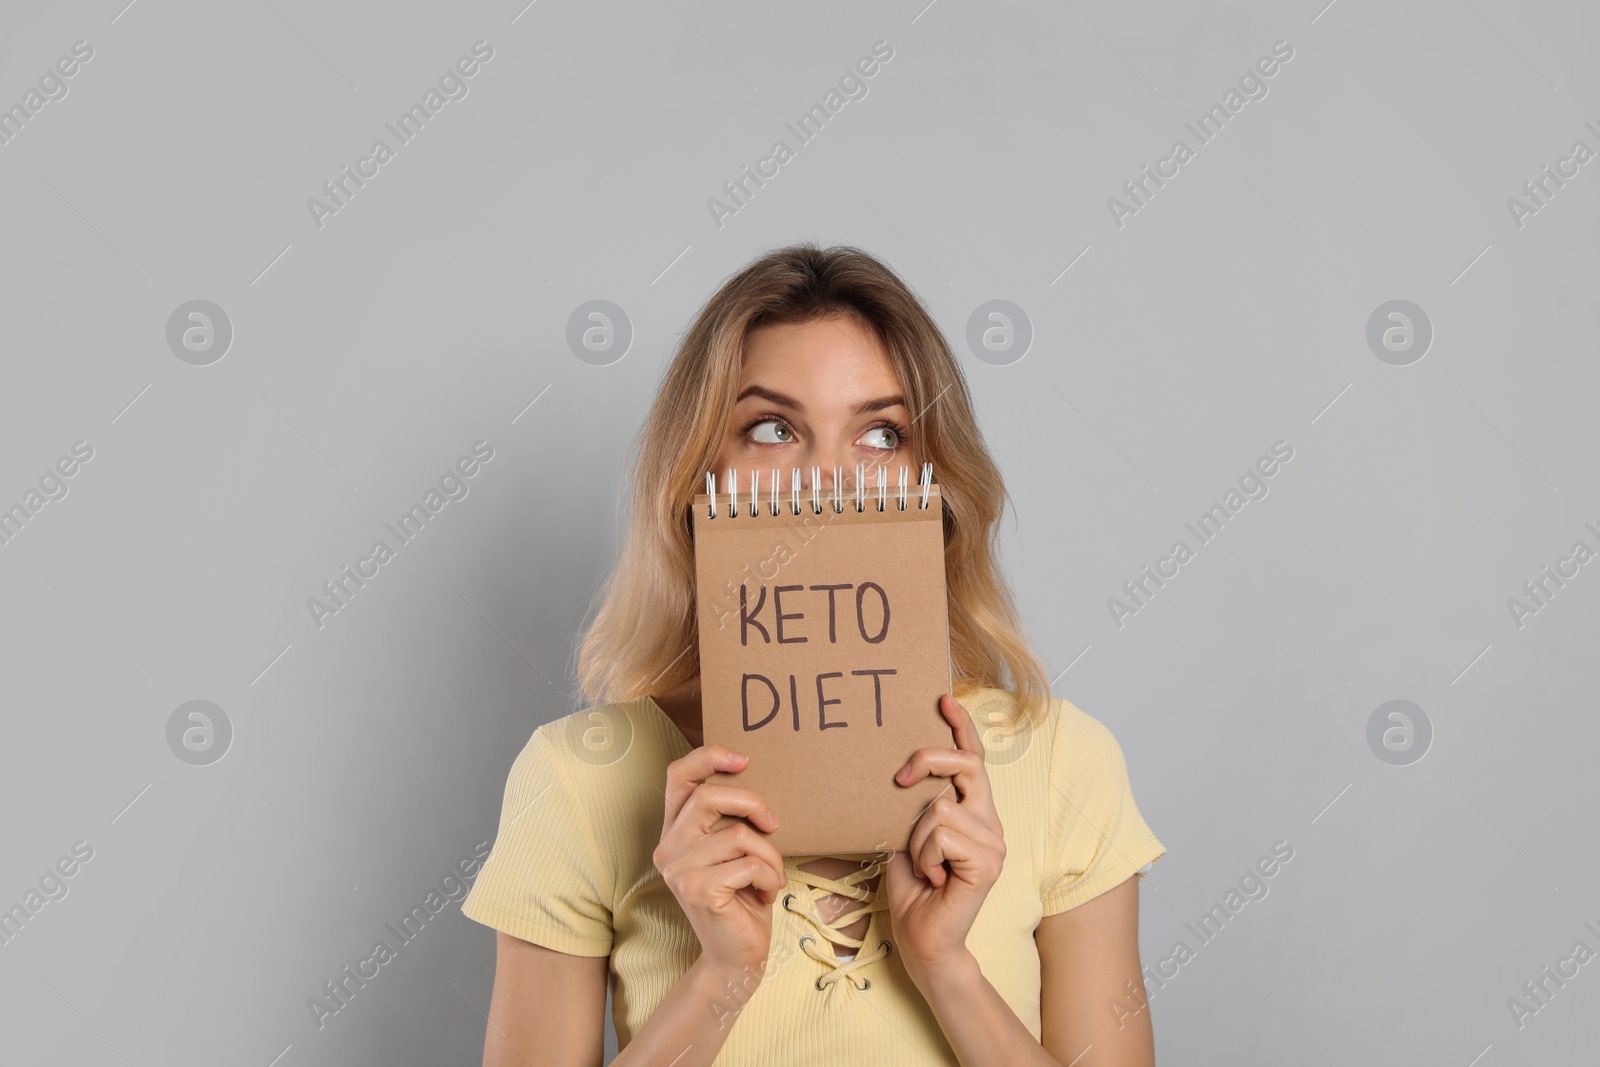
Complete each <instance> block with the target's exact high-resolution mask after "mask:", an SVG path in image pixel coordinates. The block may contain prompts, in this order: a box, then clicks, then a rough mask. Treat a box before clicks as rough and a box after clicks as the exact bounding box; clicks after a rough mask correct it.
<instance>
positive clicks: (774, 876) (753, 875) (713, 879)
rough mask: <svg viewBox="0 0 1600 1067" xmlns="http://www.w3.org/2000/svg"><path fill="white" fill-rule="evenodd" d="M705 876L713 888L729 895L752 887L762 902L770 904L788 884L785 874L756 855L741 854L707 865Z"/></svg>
mask: <svg viewBox="0 0 1600 1067" xmlns="http://www.w3.org/2000/svg"><path fill="white" fill-rule="evenodd" d="M705 877H706V878H707V879H708V880H709V884H710V885H711V886H712V887H713V888H714V889H720V890H722V891H723V892H724V893H725V894H726V895H727V896H730V897H731V896H733V895H734V894H735V893H737V892H738V891H739V890H741V889H744V888H746V887H749V888H751V889H754V890H755V891H756V892H757V894H758V895H759V896H760V897H761V901H762V903H764V904H771V903H772V902H773V901H774V900H776V899H777V896H778V894H779V893H780V892H782V891H783V888H784V886H786V885H788V884H789V879H788V876H787V875H785V874H781V873H779V871H775V870H773V869H772V867H771V866H770V865H769V864H768V863H767V862H766V861H765V860H763V859H760V858H759V857H756V856H741V857H739V858H738V859H732V860H729V861H728V862H727V863H719V864H717V865H716V866H714V867H708V868H707V869H706V873H705Z"/></svg>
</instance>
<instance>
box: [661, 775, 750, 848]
mask: <svg viewBox="0 0 1600 1067" xmlns="http://www.w3.org/2000/svg"><path fill="white" fill-rule="evenodd" d="M725 816H727V817H728V818H724V817H725ZM738 818H746V819H749V820H751V822H752V824H755V825H756V826H757V829H760V830H764V831H766V832H767V833H769V834H770V833H771V832H772V831H773V830H775V829H777V827H778V818H777V816H775V815H773V814H772V809H771V808H770V807H768V806H767V801H766V798H765V797H763V796H762V795H761V794H760V793H757V792H755V791H754V790H751V789H742V788H740V787H739V786H736V785H720V784H718V783H716V782H701V783H700V784H699V785H697V786H695V788H694V792H692V793H690V794H689V799H688V800H686V801H684V803H683V807H682V808H680V809H679V811H678V818H677V820H676V821H675V822H674V823H673V824H672V826H669V827H668V828H667V831H666V833H664V834H663V835H662V836H663V837H665V836H667V835H668V834H671V833H672V831H673V829H674V828H676V827H679V826H682V827H685V828H686V829H688V830H689V831H690V832H692V833H696V834H706V833H711V832H713V831H716V830H720V829H722V827H724V826H727V825H730V824H731V823H732V822H733V821H735V820H736V819H738Z"/></svg>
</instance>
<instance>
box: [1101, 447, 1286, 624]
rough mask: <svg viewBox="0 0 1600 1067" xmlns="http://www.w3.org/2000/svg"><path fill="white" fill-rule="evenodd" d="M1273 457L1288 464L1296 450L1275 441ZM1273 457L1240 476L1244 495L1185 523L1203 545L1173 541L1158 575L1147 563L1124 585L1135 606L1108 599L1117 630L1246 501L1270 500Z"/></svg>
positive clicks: (1234, 492)
mask: <svg viewBox="0 0 1600 1067" xmlns="http://www.w3.org/2000/svg"><path fill="white" fill-rule="evenodd" d="M1272 456H1276V457H1277V458H1278V460H1281V461H1282V462H1284V463H1288V462H1289V461H1290V460H1291V459H1293V458H1294V447H1293V446H1292V445H1290V444H1289V443H1288V442H1287V441H1274V442H1273V443H1272ZM1272 456H1262V457H1261V458H1260V459H1258V460H1256V462H1255V467H1254V468H1253V469H1250V470H1246V471H1245V472H1244V474H1242V475H1241V476H1240V477H1239V489H1242V490H1244V495H1243V496H1240V495H1239V489H1229V490H1228V491H1227V493H1226V494H1224V496H1223V498H1222V503H1220V504H1212V505H1211V507H1210V508H1209V509H1207V510H1206V511H1205V512H1203V513H1201V515H1200V517H1199V518H1198V519H1196V520H1195V522H1193V523H1191V522H1186V523H1184V524H1183V525H1184V527H1185V528H1186V529H1187V530H1188V531H1189V532H1190V533H1192V534H1194V536H1195V539H1196V540H1197V541H1198V542H1199V545H1196V547H1194V548H1190V547H1189V542H1187V541H1185V540H1183V539H1182V538H1180V539H1178V540H1177V541H1174V542H1173V544H1172V550H1171V551H1170V552H1169V553H1168V554H1167V555H1165V556H1162V557H1161V558H1160V559H1158V560H1156V569H1155V572H1154V573H1152V572H1151V570H1150V565H1149V564H1145V566H1144V568H1143V569H1142V570H1141V572H1140V573H1141V574H1142V575H1143V577H1142V578H1137V579H1130V580H1129V581H1126V582H1123V583H1122V591H1123V592H1124V593H1125V594H1127V597H1128V600H1129V601H1132V603H1131V604H1130V603H1128V602H1126V601H1123V600H1119V599H1117V598H1116V597H1111V598H1109V599H1107V600H1106V609H1107V610H1108V611H1110V612H1111V621H1112V622H1114V623H1116V624H1117V629H1119V630H1120V629H1122V627H1123V625H1124V620H1125V619H1127V618H1128V617H1129V616H1130V615H1137V614H1138V613H1139V612H1140V611H1141V610H1143V609H1144V608H1145V607H1147V606H1148V603H1147V602H1148V601H1149V600H1150V599H1152V598H1153V597H1154V596H1155V591H1154V590H1152V589H1151V588H1150V587H1149V584H1148V583H1150V582H1154V583H1155V586H1156V589H1160V588H1162V587H1164V586H1165V585H1166V584H1167V583H1166V582H1163V581H1162V580H1161V579H1162V578H1172V577H1175V576H1176V575H1177V573H1178V568H1179V567H1181V566H1182V565H1183V564H1185V563H1188V562H1189V561H1190V560H1191V559H1194V557H1195V555H1196V554H1197V553H1198V552H1199V550H1200V546H1201V545H1208V544H1210V543H1211V541H1212V539H1213V538H1215V537H1216V536H1217V534H1219V533H1221V532H1222V527H1223V525H1224V524H1225V523H1226V522H1227V521H1228V520H1229V519H1231V518H1233V516H1235V515H1237V514H1238V513H1239V512H1240V511H1241V510H1242V509H1243V508H1244V506H1245V504H1246V502H1248V501H1250V500H1264V499H1266V496H1267V493H1268V488H1267V483H1266V482H1265V481H1263V480H1262V479H1263V478H1271V477H1272V476H1273V475H1275V474H1277V473H1278V469H1279V468H1278V462H1277V461H1275V460H1274V459H1273V458H1272ZM1258 474H1259V476H1258ZM1195 523H1199V524H1200V525H1199V529H1196V528H1195ZM1213 527H1215V528H1213ZM1168 564H1171V566H1172V569H1171V570H1168V569H1167V565H1168ZM1141 594H1142V595H1141Z"/></svg>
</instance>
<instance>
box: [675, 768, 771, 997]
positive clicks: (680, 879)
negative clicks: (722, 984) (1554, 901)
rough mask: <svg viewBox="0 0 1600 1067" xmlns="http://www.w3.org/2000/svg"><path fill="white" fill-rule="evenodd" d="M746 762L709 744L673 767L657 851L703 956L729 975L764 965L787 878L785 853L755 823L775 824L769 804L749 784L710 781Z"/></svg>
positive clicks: (767, 830)
mask: <svg viewBox="0 0 1600 1067" xmlns="http://www.w3.org/2000/svg"><path fill="white" fill-rule="evenodd" d="M747 762H748V757H746V756H744V755H742V754H739V753H735V752H733V751H732V750H731V749H728V748H725V747H724V746H722V745H706V746H704V747H701V748H697V749H695V750H694V751H693V752H690V753H689V754H688V755H687V756H684V757H683V758H682V759H676V760H673V761H672V762H671V763H670V764H668V765H667V786H666V806H665V809H664V811H663V816H662V824H661V843H660V844H658V845H657V846H656V850H655V852H654V854H653V856H652V859H654V861H655V865H656V869H657V870H658V871H660V872H661V876H662V878H663V879H665V880H666V883H667V887H668V888H669V889H671V890H672V895H673V896H675V897H677V898H678V905H679V906H680V907H681V908H683V913H684V914H685V915H686V916H688V919H689V924H690V925H691V926H693V927H694V932H695V935H696V936H697V937H699V939H700V953H701V961H702V962H703V963H704V964H706V965H707V966H711V967H715V968H719V969H725V970H727V971H729V972H731V973H740V972H746V973H747V972H748V970H750V969H759V968H760V967H761V965H762V964H763V963H764V962H765V960H766V958H767V950H768V948H769V946H770V944H771V940H772V902H773V901H774V900H776V899H777V898H778V894H779V893H780V892H781V891H782V890H783V888H784V887H785V886H786V885H788V882H789V878H788V875H787V874H786V873H785V871H784V867H783V857H782V855H780V854H779V852H778V850H777V849H776V848H774V847H773V845H772V843H771V842H770V841H768V840H767V838H766V837H765V836H764V834H763V833H762V832H760V831H758V830H756V829H754V828H752V825H751V824H754V826H758V827H761V828H763V829H764V830H765V832H766V833H771V832H772V831H773V830H775V829H777V826H778V820H777V819H775V818H773V815H772V811H771V809H769V808H768V807H767V802H766V801H765V800H764V799H762V797H761V795H760V794H759V793H755V792H752V791H751V790H749V789H740V788H738V787H736V786H729V785H717V784H714V783H707V782H706V781H705V779H706V778H708V777H710V776H711V775H712V774H713V773H715V772H718V771H721V772H724V773H735V772H738V771H742V770H744V768H745V765H746V763H747ZM724 816H732V817H734V818H732V820H731V821H729V820H727V819H724ZM739 816H743V818H739ZM745 819H748V820H750V821H749V822H745ZM719 822H721V823H725V825H722V826H721V827H718V823H719Z"/></svg>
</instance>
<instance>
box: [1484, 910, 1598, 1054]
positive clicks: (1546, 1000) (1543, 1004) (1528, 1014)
mask: <svg viewBox="0 0 1600 1067" xmlns="http://www.w3.org/2000/svg"><path fill="white" fill-rule="evenodd" d="M1583 926H1584V929H1586V930H1588V931H1589V932H1590V933H1591V934H1593V935H1594V936H1595V937H1597V938H1600V930H1597V929H1595V925H1594V923H1592V922H1585V923H1584V924H1583ZM1594 955H1595V953H1594V949H1592V948H1590V947H1589V943H1588V942H1587V941H1578V942H1575V943H1574V944H1573V946H1572V951H1571V952H1569V953H1568V954H1567V955H1565V956H1562V957H1561V958H1560V959H1558V960H1556V966H1555V973H1554V974H1552V973H1551V970H1550V965H1549V964H1548V963H1547V964H1545V965H1544V966H1543V967H1541V968H1539V973H1540V974H1541V975H1543V977H1542V978H1538V979H1535V980H1532V981H1527V982H1523V983H1522V991H1523V993H1525V994H1527V997H1528V1000H1529V1001H1532V1003H1531V1004H1530V1003H1527V1002H1526V1001H1521V1000H1518V999H1517V998H1516V997H1507V998H1506V1010H1508V1011H1510V1012H1511V1021H1512V1022H1514V1023H1516V1024H1517V1029H1518V1030H1521V1029H1522V1028H1523V1027H1524V1026H1527V1025H1528V1020H1529V1019H1530V1018H1532V1017H1533V1016H1535V1015H1538V1014H1539V1012H1541V1011H1543V1010H1544V1009H1545V1008H1547V1007H1549V1005H1550V1001H1551V1000H1553V999H1554V998H1555V995H1556V989H1562V988H1565V986H1566V984H1567V983H1566V982H1563V981H1562V979H1563V978H1567V979H1572V978H1576V977H1578V968H1580V967H1582V966H1583V965H1584V964H1586V963H1588V962H1589V961H1590V960H1592V959H1594ZM1569 966H1570V967H1571V969H1570V970H1569V969H1568V967H1569ZM1551 982H1554V983H1555V985H1556V989H1551V988H1550V983H1551ZM1541 994H1542V995H1541Z"/></svg>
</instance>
